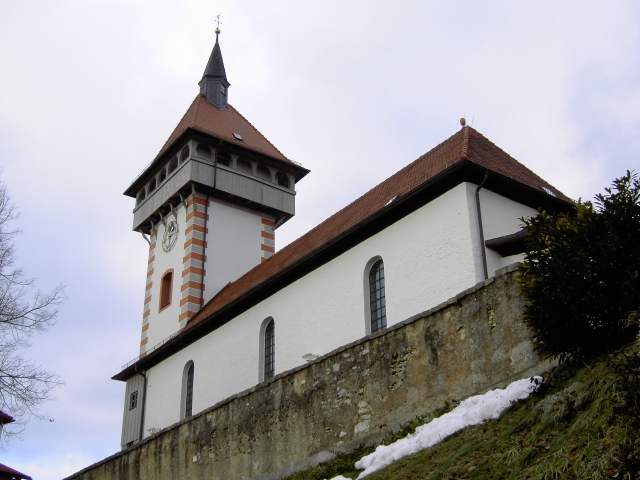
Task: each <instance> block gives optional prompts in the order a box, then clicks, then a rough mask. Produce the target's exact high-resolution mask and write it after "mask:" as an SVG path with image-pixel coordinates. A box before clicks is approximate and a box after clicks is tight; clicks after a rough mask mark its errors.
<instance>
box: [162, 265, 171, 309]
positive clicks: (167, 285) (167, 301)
mask: <svg viewBox="0 0 640 480" xmlns="http://www.w3.org/2000/svg"><path fill="white" fill-rule="evenodd" d="M172 286H173V272H172V271H169V272H167V273H165V274H164V275H163V277H162V280H161V282H160V310H162V309H163V308H165V307H168V306H169V305H171V290H172Z"/></svg>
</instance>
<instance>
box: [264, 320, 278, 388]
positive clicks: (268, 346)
mask: <svg viewBox="0 0 640 480" xmlns="http://www.w3.org/2000/svg"><path fill="white" fill-rule="evenodd" d="M275 346H276V326H275V322H274V321H273V318H271V317H269V318H267V319H265V320H264V322H262V326H261V327H260V381H261V382H263V381H265V380H269V379H270V378H273V375H274V374H275V360H276V358H275V353H276V351H275Z"/></svg>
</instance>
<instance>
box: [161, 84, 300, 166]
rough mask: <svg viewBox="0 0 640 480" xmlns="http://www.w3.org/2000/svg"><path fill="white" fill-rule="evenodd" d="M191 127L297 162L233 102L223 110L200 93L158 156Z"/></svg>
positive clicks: (266, 153)
mask: <svg viewBox="0 0 640 480" xmlns="http://www.w3.org/2000/svg"><path fill="white" fill-rule="evenodd" d="M189 128H191V129H193V130H197V131H199V132H202V133H205V134H207V135H211V136H213V137H216V138H220V139H222V140H226V141H227V142H229V143H232V144H234V145H238V146H240V147H243V148H247V149H249V150H253V151H254V152H258V153H262V154H263V155H267V156H269V157H272V158H275V159H277V160H282V161H285V162H287V163H293V162H291V160H289V159H288V158H287V157H285V156H284V155H283V154H282V152H281V151H280V150H278V149H277V148H276V147H275V146H274V145H273V144H272V143H271V142H270V141H269V140H267V139H266V137H265V136H264V135H262V134H261V133H260V132H259V131H258V129H257V128H256V127H254V126H253V125H252V124H251V122H249V121H248V120H247V119H246V118H244V117H243V116H242V114H240V112H238V111H237V110H236V109H235V108H234V107H233V106H231V105H227V106H226V107H225V108H224V109H222V110H220V109H218V108H216V107H215V106H213V105H211V104H210V103H209V102H207V100H206V98H205V97H204V96H203V95H200V94H198V95H197V96H196V98H195V99H194V100H193V102H191V105H190V106H189V108H188V109H187V111H186V112H185V114H184V115H183V116H182V119H181V120H180V122H179V123H178V125H177V126H176V128H175V129H174V130H173V132H172V133H171V135H169V138H168V139H167V141H166V142H165V143H164V145H163V146H162V148H161V149H160V152H158V155H157V156H156V158H158V157H160V156H161V155H162V154H163V153H165V152H166V151H167V150H168V149H169V147H170V146H171V145H172V144H173V143H174V142H175V141H176V140H177V139H178V138H179V137H180V136H181V135H182V134H183V133H184V132H186V131H187V129H189ZM234 132H235V133H239V134H240V135H241V136H242V141H240V140H238V139H236V138H235V137H234V136H233V134H234Z"/></svg>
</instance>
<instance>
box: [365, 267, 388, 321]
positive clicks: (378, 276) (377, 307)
mask: <svg viewBox="0 0 640 480" xmlns="http://www.w3.org/2000/svg"><path fill="white" fill-rule="evenodd" d="M384 290H385V289H384V263H383V261H382V258H380V257H376V258H373V259H371V260H370V261H369V263H368V264H367V268H366V269H365V292H366V293H367V295H366V298H365V309H366V310H365V311H366V312H367V333H375V332H377V331H378V330H382V329H383V328H386V327H387V309H386V305H387V301H386V298H385V292H384Z"/></svg>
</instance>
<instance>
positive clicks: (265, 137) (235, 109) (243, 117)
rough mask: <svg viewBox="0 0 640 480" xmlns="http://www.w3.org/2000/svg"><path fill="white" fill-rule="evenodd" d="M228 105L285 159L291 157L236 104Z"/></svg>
mask: <svg viewBox="0 0 640 480" xmlns="http://www.w3.org/2000/svg"><path fill="white" fill-rule="evenodd" d="M227 105H228V106H229V107H231V109H232V110H233V111H234V112H236V113H237V114H238V115H240V117H241V118H242V119H243V120H244V121H245V122H247V123H248V124H249V126H250V127H251V128H253V129H254V130H255V131H256V133H257V134H258V135H260V136H261V137H262V138H264V139H265V140H266V141H267V143H268V144H269V145H271V146H272V147H273V148H274V150H275V151H276V152H278V153H279V154H280V155H282V156H283V157H284V158H285V159H287V160H289V158H288V157H287V156H286V155H285V154H284V153H282V152H281V151H280V149H279V148H278V147H276V146H275V145H274V144H273V143H271V140H269V139H268V138H267V136H266V135H265V134H263V133H262V132H261V131H260V130H258V129H257V128H256V126H255V125H254V124H253V123H251V122H250V121H249V120H248V119H247V117H245V116H244V115H242V114H241V113H240V111H239V110H238V109H237V108H236V107H234V106H233V105H231V104H230V103H227Z"/></svg>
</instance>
